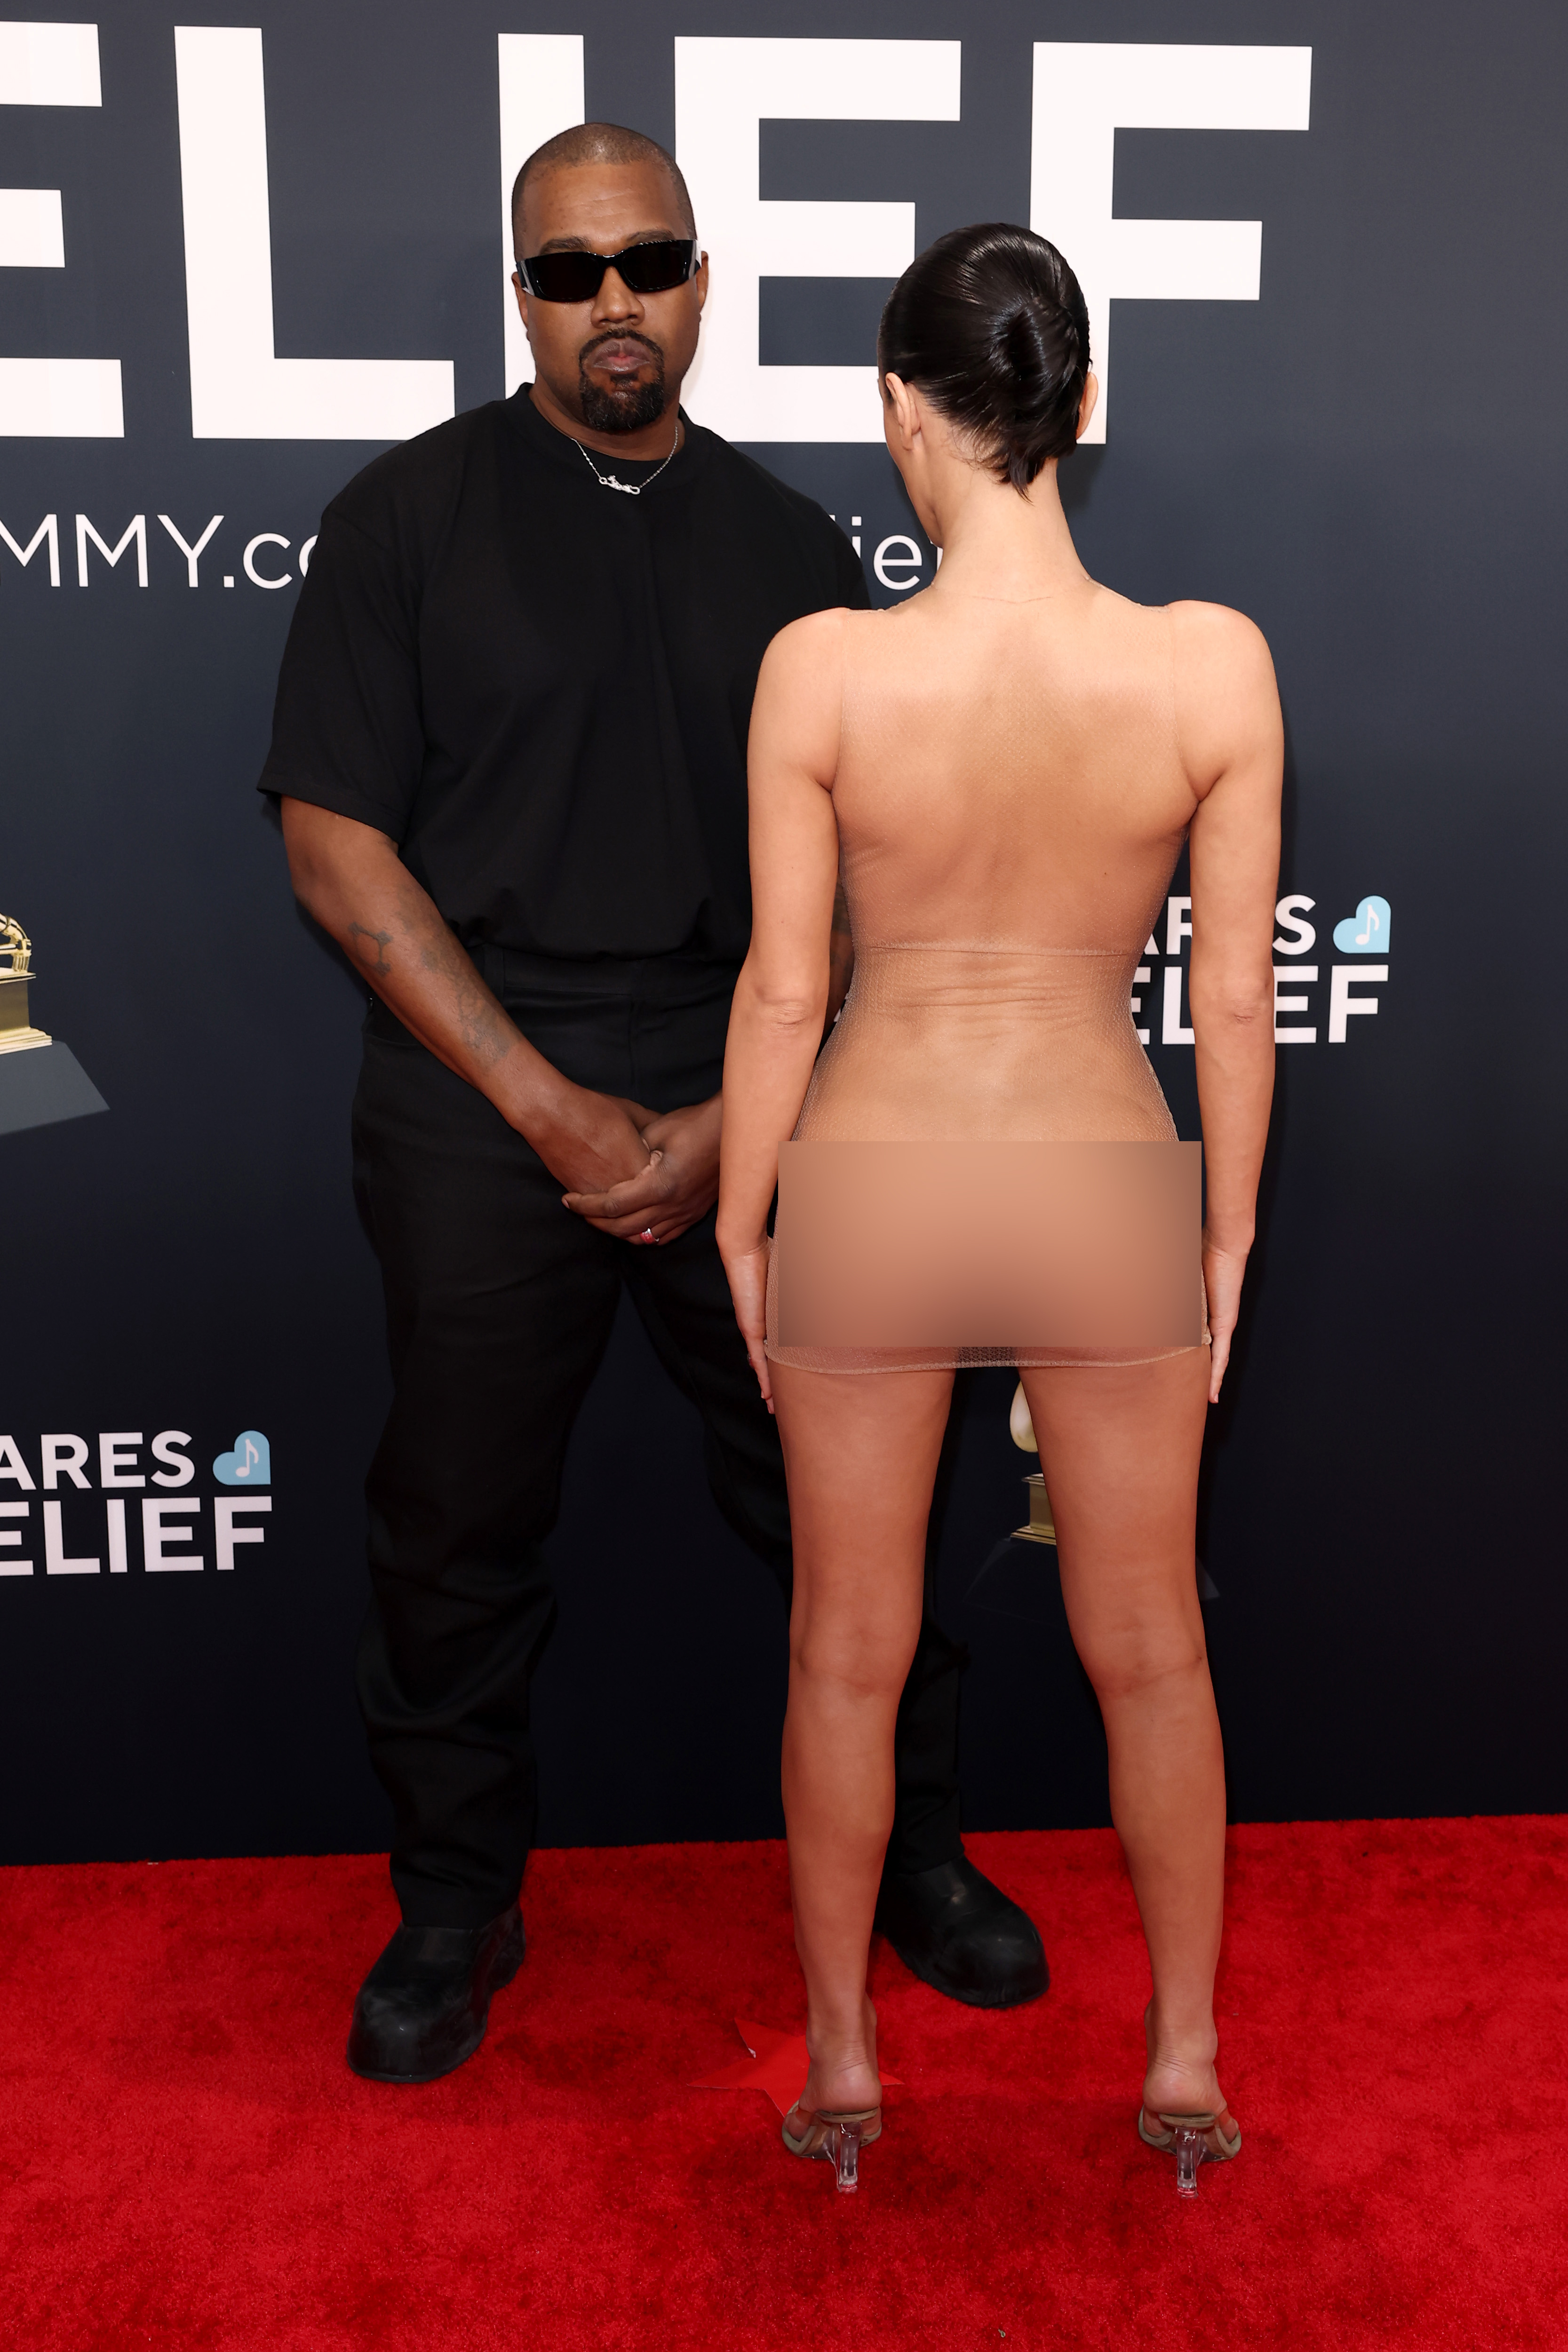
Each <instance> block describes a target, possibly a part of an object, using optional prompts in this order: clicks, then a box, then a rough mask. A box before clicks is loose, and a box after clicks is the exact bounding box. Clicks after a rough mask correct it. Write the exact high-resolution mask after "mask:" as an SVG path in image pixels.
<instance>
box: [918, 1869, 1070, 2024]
mask: <svg viewBox="0 0 1568 2352" xmlns="http://www.w3.org/2000/svg"><path fill="white" fill-rule="evenodd" d="M877 1926H878V1927H879V1929H880V1931H881V1933H882V1934H883V1935H884V1936H886V1937H887V1939H888V1941H889V1944H891V1946H892V1948H893V1949H894V1951H895V1952H897V1954H898V1956H899V1958H900V1960H902V1962H903V1963H904V1966H905V1967H906V1968H907V1969H912V1970H913V1972H914V1974H915V1975H916V1976H917V1977H919V1978H920V1979H921V1981H922V1982H923V1983H925V1984H929V1985H932V1986H934V1987H935V1989H936V1990H937V1991H938V1992H944V1993H946V1994H947V1995H948V1996H949V1998H950V1999H951V2000H962V2001H967V2003H968V2004H969V2006H970V2007H971V2008H972V2009H1016V2008H1017V2007H1018V2006H1019V2005H1020V2004H1021V2003H1022V2002H1024V2001H1026V2000H1038V1999H1039V1997H1040V1995H1041V1994H1042V1993H1043V1992H1044V1991H1045V1990H1046V1988H1047V1985H1048V1984H1049V1983H1050V1980H1051V1972H1050V1969H1049V1968H1048V1966H1047V1961H1046V1952H1045V1947H1044V1945H1043V1944H1042V1943H1041V1941H1040V1937H1039V1930H1038V1929H1037V1927H1036V1926H1035V1923H1034V1921H1033V1920H1032V1919H1031V1918H1030V1916H1029V1915H1028V1913H1027V1912H1026V1911H1023V1910H1020V1908H1019V1906H1018V1905H1017V1904H1016V1903H1015V1902H1014V1901H1013V1900H1012V1899H1011V1897H1010V1896H1008V1895H1004V1894H1003V1892H1002V1890H1001V1888H1000V1887H999V1886H994V1885H992V1883H991V1881H990V1879H988V1878H987V1877H986V1876H985V1874H984V1872H983V1871H979V1870H976V1868H975V1867H974V1864H973V1863H972V1862H971V1861H969V1860H968V1858H967V1857H966V1856H964V1855H961V1856H960V1857H959V1859H958V1860H957V1861H956V1862H943V1863H939V1864H937V1866H936V1868H935V1869H934V1870H918V1871H900V1872H897V1873H894V1872H889V1874H888V1875H887V1877H886V1878H884V1879H883V1881H882V1891H881V1895H880V1897H879V1902H878V1905H877Z"/></svg>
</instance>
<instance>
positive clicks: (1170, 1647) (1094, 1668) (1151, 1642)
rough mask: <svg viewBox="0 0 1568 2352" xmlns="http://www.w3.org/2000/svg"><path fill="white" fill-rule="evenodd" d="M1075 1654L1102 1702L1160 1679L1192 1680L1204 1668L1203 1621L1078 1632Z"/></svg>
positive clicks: (1130, 1693) (1152, 1685)
mask: <svg viewBox="0 0 1568 2352" xmlns="http://www.w3.org/2000/svg"><path fill="white" fill-rule="evenodd" d="M1078 1654H1079V1659H1080V1660H1081V1662H1082V1664H1083V1670H1084V1672H1085V1674H1086V1675H1088V1676H1089V1681H1090V1682H1091V1683H1092V1684H1093V1685H1094V1688H1095V1695H1096V1696H1097V1697H1099V1698H1100V1700H1101V1701H1102V1702H1103V1701H1104V1700H1106V1699H1121V1698H1132V1697H1136V1696H1139V1695H1140V1694H1142V1693H1143V1692H1147V1691H1152V1690H1153V1689H1154V1688H1155V1687H1156V1686H1157V1685H1160V1684H1162V1683H1166V1684H1173V1685H1174V1684H1178V1683H1180V1682H1182V1681H1192V1680H1194V1679H1196V1678H1198V1677H1200V1676H1202V1675H1206V1674H1207V1672H1208V1651H1207V1648H1206V1646H1205V1642H1204V1637H1203V1628H1202V1625H1201V1624H1199V1625H1197V1626H1195V1627H1194V1626H1190V1625H1186V1624H1183V1623H1176V1624H1167V1625H1160V1626H1149V1625H1136V1624H1135V1625H1130V1626H1126V1627H1118V1628H1107V1629H1103V1630H1100V1631H1098V1632H1091V1633H1088V1634H1080V1635H1079V1639H1078Z"/></svg>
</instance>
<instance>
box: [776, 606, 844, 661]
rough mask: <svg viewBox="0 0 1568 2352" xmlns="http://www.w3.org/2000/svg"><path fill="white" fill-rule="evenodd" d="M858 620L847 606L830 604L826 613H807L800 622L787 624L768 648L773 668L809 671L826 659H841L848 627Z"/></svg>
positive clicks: (802, 615)
mask: <svg viewBox="0 0 1568 2352" xmlns="http://www.w3.org/2000/svg"><path fill="white" fill-rule="evenodd" d="M856 618H858V615H857V614H853V613H851V612H850V611H849V610H848V608H847V606H846V605H843V604H830V605H829V606H828V607H827V609H826V612H822V613H803V614H801V617H800V619H799V620H798V621H789V622H786V623H785V625H784V627H783V628H782V629H781V630H780V631H779V633H778V635H777V636H776V637H774V638H773V642H772V643H771V645H770V646H768V650H767V660H768V662H769V664H770V666H771V667H775V668H779V667H782V668H786V669H790V670H795V669H800V668H807V669H809V668H813V667H816V665H817V664H818V663H820V662H821V661H823V660H824V659H825V658H837V656H838V654H839V652H840V650H841V648H842V646H843V643H844V633H845V625H846V624H847V622H849V621H852V620H855V619H856Z"/></svg>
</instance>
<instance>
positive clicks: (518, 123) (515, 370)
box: [497, 33, 583, 396]
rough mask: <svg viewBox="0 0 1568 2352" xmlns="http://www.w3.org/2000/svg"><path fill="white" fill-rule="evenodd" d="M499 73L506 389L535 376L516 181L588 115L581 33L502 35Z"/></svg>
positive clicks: (509, 389) (499, 35)
mask: <svg viewBox="0 0 1568 2352" xmlns="http://www.w3.org/2000/svg"><path fill="white" fill-rule="evenodd" d="M497 47H498V49H499V52H500V55H499V72H500V237H501V256H502V259H503V261H504V263H505V276H504V278H503V284H504V287H505V293H504V298H503V299H504V302H505V309H504V310H503V312H502V317H503V319H504V321H505V346H506V391H507V394H508V395H509V396H510V394H512V393H514V392H515V391H516V390H517V387H518V385H519V384H520V383H525V382H530V381H531V379H532V375H533V364H532V362H531V359H530V357H529V351H528V337H527V336H526V335H525V334H524V333H523V331H522V319H521V313H520V312H519V310H518V307H517V295H516V292H515V290H514V289H513V287H512V283H511V273H512V270H513V268H514V267H515V266H516V265H515V262H514V259H513V256H512V249H511V184H512V182H513V181H514V180H515V179H516V177H517V175H518V173H520V172H521V169H522V167H523V165H524V164H525V163H527V161H528V159H529V157H530V156H531V154H532V152H533V151H534V149H535V148H536V147H542V146H543V144H544V142H545V141H546V140H547V139H553V138H554V136H555V134H556V132H557V131H570V130H571V128H572V126H573V125H574V123H577V122H581V121H582V120H583V36H582V34H581V33H500V34H498V35H497Z"/></svg>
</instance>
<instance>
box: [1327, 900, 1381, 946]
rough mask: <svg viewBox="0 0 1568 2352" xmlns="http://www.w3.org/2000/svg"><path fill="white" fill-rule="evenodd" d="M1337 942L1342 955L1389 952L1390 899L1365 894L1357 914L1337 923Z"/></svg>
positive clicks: (1335, 936) (1335, 929)
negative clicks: (1369, 896) (1365, 896)
mask: <svg viewBox="0 0 1568 2352" xmlns="http://www.w3.org/2000/svg"><path fill="white" fill-rule="evenodd" d="M1334 945H1335V947H1337V948H1338V950H1339V951H1340V953H1341V954H1342V955H1386V954H1387V953H1388V901H1387V899H1386V898H1363V900H1362V902H1361V905H1360V906H1359V907H1358V908H1356V910H1355V913H1354V914H1353V915H1347V916H1346V917H1345V919H1344V921H1343V922H1342V923H1336V924H1335V925H1334Z"/></svg>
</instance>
